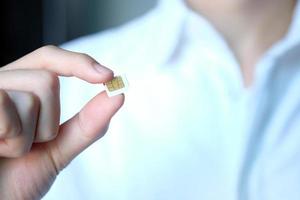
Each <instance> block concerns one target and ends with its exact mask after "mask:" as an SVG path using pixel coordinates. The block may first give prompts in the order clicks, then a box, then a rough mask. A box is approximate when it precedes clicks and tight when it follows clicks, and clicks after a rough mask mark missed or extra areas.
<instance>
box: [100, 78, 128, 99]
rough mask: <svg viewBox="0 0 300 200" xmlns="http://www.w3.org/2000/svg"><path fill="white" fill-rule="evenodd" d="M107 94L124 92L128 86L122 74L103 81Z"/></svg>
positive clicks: (113, 94)
mask: <svg viewBox="0 0 300 200" xmlns="http://www.w3.org/2000/svg"><path fill="white" fill-rule="evenodd" d="M104 86H105V90H106V92H107V95H108V96H110V97H111V96H115V95H118V94H122V93H124V92H125V91H126V90H127V88H128V82H127V79H126V77H125V76H124V75H120V76H116V77H114V78H113V79H112V80H110V81H108V82H106V83H104Z"/></svg>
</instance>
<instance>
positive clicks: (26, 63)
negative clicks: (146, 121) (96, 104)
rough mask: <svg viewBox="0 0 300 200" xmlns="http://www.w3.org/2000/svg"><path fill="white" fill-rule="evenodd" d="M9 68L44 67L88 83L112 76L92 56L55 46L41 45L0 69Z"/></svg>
mask: <svg viewBox="0 0 300 200" xmlns="http://www.w3.org/2000/svg"><path fill="white" fill-rule="evenodd" d="M11 69H44V70H47V71H50V72H53V73H55V74H57V75H60V76H75V77H78V78H80V79H83V80H85V81H88V82H90V83H103V82H106V81H109V80H111V79H112V78H113V72H112V71H111V70H110V69H108V68H106V67H105V66H103V65H101V64H99V63H98V62H97V61H96V60H94V59H93V58H92V57H90V56H88V55H86V54H82V53H76V52H71V51H67V50H64V49H61V48H58V47H55V46H44V47H41V48H39V49H37V50H35V51H33V52H31V53H29V54H27V55H25V56H24V57H22V58H20V59H18V60H16V61H14V62H12V63H10V64H8V65H6V66H4V67H3V68H2V69H1V70H2V71H3V70H11Z"/></svg>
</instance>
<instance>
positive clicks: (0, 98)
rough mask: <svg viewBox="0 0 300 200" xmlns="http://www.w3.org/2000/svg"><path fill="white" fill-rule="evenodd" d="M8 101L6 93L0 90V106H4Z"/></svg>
mask: <svg viewBox="0 0 300 200" xmlns="http://www.w3.org/2000/svg"><path fill="white" fill-rule="evenodd" d="M8 101H9V98H8V95H7V93H6V92H5V91H4V90H0V106H1V107H2V106H3V107H5V106H6V105H7V103H8Z"/></svg>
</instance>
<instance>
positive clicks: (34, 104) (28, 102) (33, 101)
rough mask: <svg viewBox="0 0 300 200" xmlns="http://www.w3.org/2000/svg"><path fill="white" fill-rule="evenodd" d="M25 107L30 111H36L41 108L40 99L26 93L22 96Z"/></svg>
mask: <svg viewBox="0 0 300 200" xmlns="http://www.w3.org/2000/svg"><path fill="white" fill-rule="evenodd" d="M22 104H23V107H25V108H27V109H28V110H29V111H34V110H36V109H37V108H38V106H39V98H38V97H37V96H36V95H35V94H33V93H29V92H27V93H24V94H23V96H22Z"/></svg>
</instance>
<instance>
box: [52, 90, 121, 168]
mask: <svg viewBox="0 0 300 200" xmlns="http://www.w3.org/2000/svg"><path fill="white" fill-rule="evenodd" d="M123 102H124V95H118V96H114V97H110V98H109V97H108V96H107V95H106V93H100V94H98V95H97V96H95V97H94V98H93V99H92V100H90V102H88V103H87V105H86V106H85V107H84V108H83V109H82V110H81V111H80V112H79V113H77V114H76V115H75V116H74V117H72V118H71V119H69V120H68V121H66V122H65V123H63V124H62V125H61V126H60V129H59V133H58V136H57V138H56V139H55V140H53V141H51V142H50V143H49V145H48V148H49V149H48V152H50V154H51V156H52V159H53V162H54V164H55V166H56V169H57V170H58V171H60V170H62V169H63V168H64V167H65V166H66V165H67V164H68V163H69V162H70V161H71V160H72V159H73V158H75V157H76V156H77V155H78V154H79V153H80V152H82V151H83V150H84V149H85V148H87V147H88V146H89V145H90V144H92V143H93V142H95V141H96V140H97V139H99V138H100V137H102V136H103V135H104V134H105V132H106V130H107V127H108V125H109V122H110V119H111V118H112V116H113V115H114V114H115V113H116V112H117V111H118V110H119V108H120V107H121V106H122V105H123Z"/></svg>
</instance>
